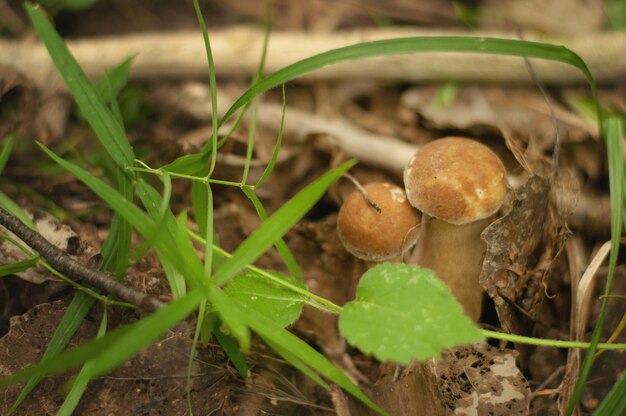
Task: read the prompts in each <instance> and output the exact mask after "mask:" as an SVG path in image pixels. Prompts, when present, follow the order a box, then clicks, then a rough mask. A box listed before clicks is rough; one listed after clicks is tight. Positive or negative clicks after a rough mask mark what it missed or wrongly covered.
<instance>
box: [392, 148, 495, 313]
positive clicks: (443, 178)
mask: <svg viewBox="0 0 626 416" xmlns="http://www.w3.org/2000/svg"><path fill="white" fill-rule="evenodd" d="M404 184H405V187H406V194H407V197H408V200H409V202H410V203H411V205H413V206H414V207H415V208H417V209H418V210H420V211H422V224H421V227H420V236H419V240H418V243H417V247H416V248H415V252H414V256H413V260H414V261H415V262H416V263H417V264H419V265H420V266H423V267H427V268H429V269H432V270H433V271H434V272H435V274H436V275H437V277H439V278H440V279H441V280H443V281H444V282H445V283H446V284H447V285H448V286H449V287H450V290H451V291H452V294H453V295H454V296H455V297H456V298H457V300H458V301H459V302H460V303H461V305H463V308H464V309H465V313H466V314H467V315H468V316H469V317H470V318H472V319H473V320H475V321H476V320H478V318H479V317H480V314H481V309H482V289H481V287H480V285H479V283H478V278H479V276H480V272H481V269H482V262H483V257H484V254H485V243H484V242H483V241H482V240H481V239H480V234H481V232H482V231H483V230H484V228H485V227H486V226H487V224H488V219H489V217H490V216H491V215H493V214H494V213H495V212H496V211H497V210H498V209H499V208H500V206H501V205H502V203H503V201H504V197H505V193H506V171H505V169H504V166H503V164H502V161H501V160H500V159H499V158H498V156H497V155H496V154H495V153H494V152H492V151H491V149H489V148H488V147H487V146H485V145H483V144H481V143H478V142H476V141H474V140H470V139H466V138H461V137H447V138H443V139H439V140H435V141H432V142H430V143H428V144H427V145H426V146H424V147H422V148H421V149H420V150H419V151H418V152H417V153H416V154H415V155H414V156H413V158H412V159H411V160H410V161H409V164H408V166H407V167H406V169H405V171H404Z"/></svg>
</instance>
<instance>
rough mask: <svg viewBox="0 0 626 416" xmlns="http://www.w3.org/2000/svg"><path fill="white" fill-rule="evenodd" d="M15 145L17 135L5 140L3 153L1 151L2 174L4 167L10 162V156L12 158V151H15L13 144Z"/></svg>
mask: <svg viewBox="0 0 626 416" xmlns="http://www.w3.org/2000/svg"><path fill="white" fill-rule="evenodd" d="M14 143H15V134H13V133H11V134H9V135H8V136H7V137H6V139H5V140H4V144H3V145H2V151H0V173H2V171H3V170H4V167H5V166H6V164H7V161H8V160H9V156H11V151H12V150H13V144H14Z"/></svg>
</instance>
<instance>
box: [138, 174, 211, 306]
mask: <svg viewBox="0 0 626 416" xmlns="http://www.w3.org/2000/svg"><path fill="white" fill-rule="evenodd" d="M137 194H138V195H139V198H140V199H141V202H143V204H144V206H145V207H146V209H147V210H148V212H149V214H150V215H151V216H152V217H153V218H154V217H157V216H158V215H159V212H158V207H159V206H160V204H161V195H159V193H158V192H157V191H156V190H155V189H154V188H153V187H151V186H150V185H148V184H147V183H146V182H145V181H143V180H139V181H138V182H137ZM180 226H181V225H179V224H178V223H177V221H176V218H175V217H174V214H173V213H172V211H171V210H170V209H169V208H168V210H167V212H166V214H165V217H164V222H163V225H162V226H161V227H160V228H161V231H160V232H159V234H158V235H157V238H156V239H155V241H154V244H155V247H156V249H157V254H158V255H159V259H160V260H161V264H162V266H163V270H164V271H165V275H166V277H167V280H168V282H169V284H170V289H171V290H172V295H173V296H174V298H178V297H180V296H182V295H183V294H184V293H185V292H186V283H185V279H186V278H189V279H193V280H194V281H195V280H196V279H199V276H202V275H203V271H202V264H201V263H200V260H199V259H198V257H197V256H195V255H194V253H195V251H194V249H193V246H192V244H191V241H189V240H188V239H181V238H180V237H179V236H178V233H179V227H180ZM182 226H183V227H184V224H183V225H182ZM179 239H180V244H182V245H174V244H172V243H171V242H172V241H177V240H179Z"/></svg>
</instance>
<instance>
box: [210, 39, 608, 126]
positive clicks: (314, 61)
mask: <svg viewBox="0 0 626 416" xmlns="http://www.w3.org/2000/svg"><path fill="white" fill-rule="evenodd" d="M416 52H475V53H490V54H499V55H512V56H525V57H528V58H541V59H547V60H552V61H558V62H563V63H566V64H570V65H573V66H575V67H576V68H578V69H580V70H581V71H582V73H583V74H584V75H585V77H586V78H587V80H588V81H589V83H590V84H591V87H592V89H593V94H594V101H595V102H597V99H596V97H597V92H596V87H595V83H594V82H593V77H592V75H591V72H590V71H589V69H588V68H587V65H586V64H585V63H584V62H583V60H582V59H581V58H580V57H579V56H578V55H577V54H576V53H574V52H572V51H571V50H569V49H567V48H566V47H564V46H557V45H550V44H545V43H538V42H530V41H524V40H513V39H497V38H484V37H469V36H462V37H459V36H449V37H443V36H430V37H411V38H400V39H385V40H378V41H373V42H365V43H359V44H356V45H351V46H346V47H343V48H338V49H333V50H330V51H327V52H323V53H320V54H318V55H314V56H311V57H309V58H305V59H302V60H301V61H298V62H295V63H293V64H291V65H288V66H286V67H284V68H282V69H279V70H278V71H276V72H274V73H273V74H271V75H269V76H267V77H265V78H263V79H262V80H260V81H259V82H258V83H256V84H255V85H254V86H252V87H251V88H249V89H248V90H247V91H246V92H244V93H243V94H242V95H241V96H240V97H239V98H238V99H237V100H236V101H235V102H234V103H233V105H232V106H231V107H230V108H229V109H228V111H227V112H226V113H225V114H224V117H223V118H222V120H221V121H220V125H222V124H223V123H224V122H225V121H226V120H228V119H230V118H231V117H232V116H233V114H234V113H235V112H236V111H237V110H238V109H240V108H241V107H242V106H244V105H245V104H246V103H248V102H250V101H251V100H252V98H254V97H256V96H257V95H259V94H261V93H262V92H265V91H267V90H269V89H271V88H274V87H277V86H279V85H281V84H284V83H286V82H288V81H290V80H293V79H295V78H297V77H299V76H301V75H303V74H306V73H308V72H312V71H315V70H317V69H320V68H322V67H325V66H327V65H333V64H337V63H340V62H345V61H349V60H355V59H363V58H368V57H373V56H382V55H398V54H407V53H416Z"/></svg>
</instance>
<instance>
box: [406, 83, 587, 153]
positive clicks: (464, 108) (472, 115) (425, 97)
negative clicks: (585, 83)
mask: <svg viewBox="0 0 626 416" xmlns="http://www.w3.org/2000/svg"><path fill="white" fill-rule="evenodd" d="M440 88H441V87H439V86H424V87H417V88H412V89H410V90H408V91H407V92H405V93H404V94H403V95H402V103H403V104H404V105H405V106H406V107H408V108H410V109H412V110H413V111H416V112H418V113H420V115H422V117H424V118H425V119H426V120H427V121H428V122H429V123H430V124H431V125H432V126H433V127H435V128H437V129H450V128H452V129H458V130H470V129H477V128H478V129H485V128H487V129H489V130H493V131H505V132H510V133H517V134H519V135H521V136H522V137H536V138H537V142H538V143H541V144H542V145H543V146H544V148H546V149H551V147H552V145H553V144H554V137H555V118H556V121H557V123H558V128H559V133H560V135H561V140H562V141H581V140H583V139H586V138H588V137H589V136H594V137H596V136H597V126H596V125H595V124H594V123H593V122H591V121H589V120H586V119H584V118H583V117H581V116H579V115H577V114H575V113H573V112H571V111H569V110H568V109H566V108H565V107H563V106H562V105H560V104H558V103H557V102H556V101H554V100H551V101H550V106H549V107H548V104H547V103H546V100H545V98H544V97H543V96H542V95H541V93H540V92H539V91H538V90H536V89H529V88H514V87H507V88H506V89H505V88H499V87H489V86H463V87H461V88H459V89H458V91H457V92H456V95H455V98H454V101H453V102H452V103H450V104H448V105H445V106H441V105H438V104H436V97H437V94H438V92H439V90H440ZM550 109H552V111H550Z"/></svg>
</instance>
